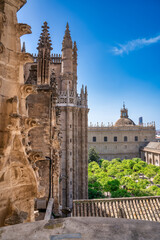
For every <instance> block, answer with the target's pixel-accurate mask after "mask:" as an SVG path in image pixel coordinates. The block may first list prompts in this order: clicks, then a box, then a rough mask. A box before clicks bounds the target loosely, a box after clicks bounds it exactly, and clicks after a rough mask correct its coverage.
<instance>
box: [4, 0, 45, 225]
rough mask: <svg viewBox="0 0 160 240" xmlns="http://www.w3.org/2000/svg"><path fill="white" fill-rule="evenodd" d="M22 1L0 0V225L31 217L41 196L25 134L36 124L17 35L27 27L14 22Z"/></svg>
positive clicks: (26, 56)
mask: <svg viewBox="0 0 160 240" xmlns="http://www.w3.org/2000/svg"><path fill="white" fill-rule="evenodd" d="M25 3H26V1H25V0H19V1H17V0H4V1H1V2H0V106H1V108H0V139H1V140H0V226H2V225H9V224H14V223H20V222H24V221H33V220H34V198H35V197H37V196H40V195H41V196H42V194H43V191H42V189H41V190H40V185H39V182H38V172H37V169H36V166H35V161H36V159H37V157H36V158H35V153H33V152H32V150H31V148H29V145H28V133H29V131H30V130H31V129H32V128H33V127H37V126H38V124H37V122H36V119H32V118H28V115H27V109H26V97H27V96H28V95H30V94H33V93H35V87H34V86H31V85H25V86H24V77H23V65H24V64H25V63H26V62H32V61H33V59H32V56H31V55H30V54H28V53H21V45H20V36H22V35H24V34H27V33H31V30H30V26H28V25H27V24H21V23H17V17H16V13H17V11H18V10H19V9H20V8H21V7H22V6H23V5H24V4H25Z"/></svg>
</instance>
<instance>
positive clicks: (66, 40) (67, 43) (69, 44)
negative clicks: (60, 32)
mask: <svg viewBox="0 0 160 240" xmlns="http://www.w3.org/2000/svg"><path fill="white" fill-rule="evenodd" d="M63 48H72V39H71V35H70V30H69V24H68V22H67V24H66V30H65V35H64V38H63V43H62V49H63Z"/></svg>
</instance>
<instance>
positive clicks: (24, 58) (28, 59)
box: [17, 52, 34, 64]
mask: <svg viewBox="0 0 160 240" xmlns="http://www.w3.org/2000/svg"><path fill="white" fill-rule="evenodd" d="M17 54H18V57H19V61H20V63H21V64H25V63H32V62H33V61H34V59H33V56H32V55H31V54H30V53H25V52H21V53H17Z"/></svg>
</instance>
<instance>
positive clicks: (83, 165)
mask: <svg viewBox="0 0 160 240" xmlns="http://www.w3.org/2000/svg"><path fill="white" fill-rule="evenodd" d="M37 49H38V55H35V56H34V63H27V64H26V65H25V68H24V72H25V81H26V84H31V85H35V86H37V87H38V89H39V90H38V95H36V96H34V95H31V96H29V97H28V99H27V104H28V112H29V116H32V117H33V116H34V117H36V118H38V119H39V121H40V122H41V123H42V125H43V127H42V128H41V131H37V130H33V131H32V132H31V134H30V142H31V146H32V148H33V149H35V150H40V149H41V151H43V155H45V156H49V157H50V158H52V153H51V152H52V150H51V149H50V146H49V136H50V132H49V126H50V124H51V123H52V116H51V115H50V113H49V112H50V109H52V102H51V97H50V94H51V93H50V88H51V87H52V85H53V84H56V85H57V98H58V100H57V101H56V107H57V114H60V122H59V123H60V124H59V127H60V132H61V158H60V177H59V179H57V178H56V181H55V182H54V177H53V185H54V184H56V185H57V184H59V202H60V204H61V205H62V208H66V207H69V208H72V202H73V199H86V198H87V197H88V188H87V185H88V184H87V182H88V179H87V175H88V174H87V169H88V167H87V164H88V149H87V144H88V139H87V138H88V136H87V135H88V133H87V132H88V103H87V95H88V94H87V87H85V89H84V87H83V86H82V89H81V93H80V94H78V93H77V46H76V42H74V43H73V42H72V39H71V35H70V30H69V25H68V23H67V25H66V30H65V34H64V38H63V42H62V55H61V54H51V51H52V46H51V40H50V34H49V27H48V25H47V23H46V22H44V25H43V26H42V33H41V36H40V39H39V43H38V48H37ZM22 51H24V52H25V46H23V48H22ZM53 131H54V130H53ZM42 139H43V140H44V141H42ZM54 163H55V159H54V158H53V164H54ZM39 167H40V176H41V184H42V185H43V186H44V187H45V189H46V195H45V197H46V198H48V194H49V189H48V185H47V182H48V176H49V165H48V163H47V161H46V163H45V162H43V164H42V162H41V164H40V166H39ZM52 174H53V176H54V175H56V170H55V172H53V173H52ZM53 198H54V192H53Z"/></svg>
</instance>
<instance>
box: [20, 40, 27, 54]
mask: <svg viewBox="0 0 160 240" xmlns="http://www.w3.org/2000/svg"><path fill="white" fill-rule="evenodd" d="M21 51H22V52H26V44H25V42H23V46H22V50H21Z"/></svg>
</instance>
